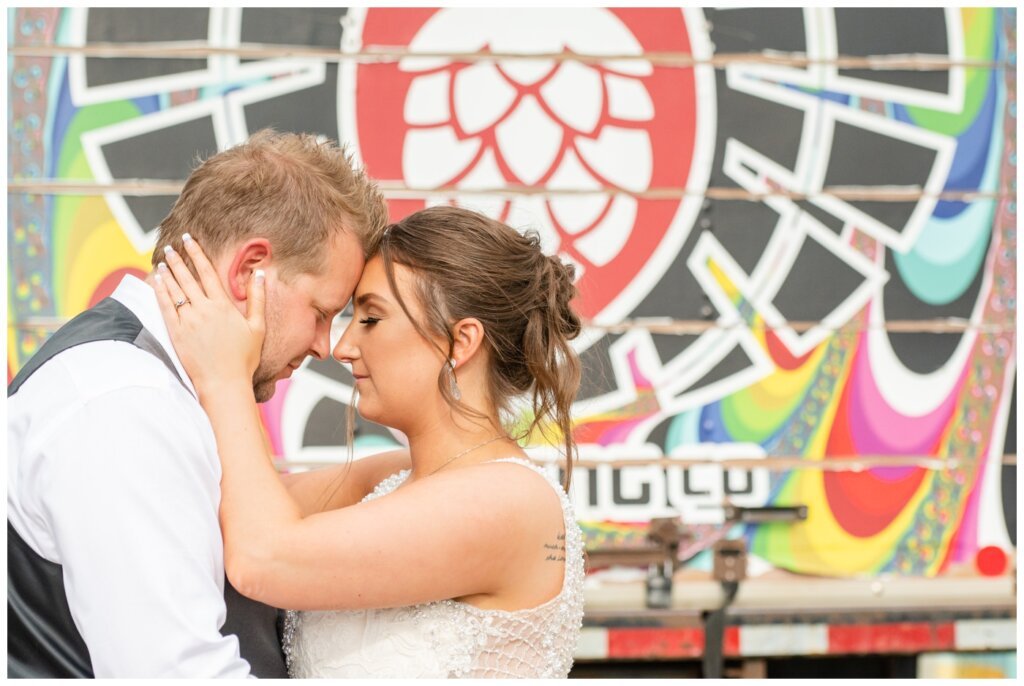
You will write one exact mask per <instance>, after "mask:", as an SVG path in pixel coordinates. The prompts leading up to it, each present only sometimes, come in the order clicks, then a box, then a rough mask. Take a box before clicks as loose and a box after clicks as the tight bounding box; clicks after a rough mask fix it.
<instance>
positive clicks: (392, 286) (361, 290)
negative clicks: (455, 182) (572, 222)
mask: <svg viewBox="0 0 1024 686" xmlns="http://www.w3.org/2000/svg"><path fill="white" fill-rule="evenodd" d="M573 277H574V269H573V267H572V266H571V265H567V264H564V263H563V262H562V261H561V260H560V259H558V258H557V257H550V256H547V255H545V254H544V253H543V252H541V249H540V239H539V237H538V236H537V235H536V233H533V232H527V233H525V234H520V233H519V232H517V231H515V230H514V229H512V228H510V227H509V226H507V225H505V224H503V223H501V222H498V221H495V220H492V219H489V218H488V217H486V216H484V215H482V214H479V213H477V212H473V211H470V210H466V209H461V208H456V207H432V208H429V209H425V210H422V211H420V212H416V213H414V214H411V215H409V216H408V217H406V218H405V219H403V220H402V221H400V222H398V223H396V224H392V225H391V226H389V227H388V228H387V229H386V230H385V232H384V234H383V237H382V239H381V241H380V244H379V247H378V248H377V250H376V253H375V254H374V255H372V256H371V258H370V259H369V260H368V261H367V264H366V269H365V270H364V272H363V276H362V279H361V280H360V282H359V285H358V286H357V287H356V291H355V296H354V300H353V304H354V316H353V319H352V323H351V324H350V326H349V328H348V329H346V331H345V334H344V335H343V336H342V338H341V340H340V341H339V342H338V344H337V346H336V347H335V349H334V356H335V358H337V359H338V360H340V361H342V362H346V363H349V364H351V366H352V371H353V374H354V376H355V377H356V388H357V390H358V392H359V402H358V407H359V412H360V414H361V415H362V416H363V417H365V418H367V419H369V420H371V421H375V422H378V423H381V424H386V425H388V426H392V427H395V428H397V429H399V430H401V431H403V432H405V433H407V434H408V433H410V432H415V431H416V430H418V429H421V428H425V426H426V425H427V424H429V423H431V422H434V421H436V420H437V418H438V417H439V416H440V414H441V413H444V414H445V415H447V416H453V417H459V418H467V419H475V420H478V422H479V420H484V421H490V422H492V423H493V422H501V421H503V420H504V423H505V429H512V427H511V426H510V425H509V424H510V420H513V421H515V420H518V423H517V424H516V426H517V427H518V429H516V430H513V433H514V437H515V438H521V437H523V436H525V435H527V434H529V433H530V432H531V431H533V430H534V429H537V428H539V429H540V430H541V431H543V432H545V433H546V435H547V436H548V437H549V438H550V437H554V436H557V442H558V443H560V444H561V445H563V446H564V447H565V451H566V455H567V457H568V458H571V456H572V452H573V441H572V431H571V424H570V407H571V404H572V402H573V400H574V399H575V396H576V392H577V390H578V388H579V382H580V363H579V358H578V357H577V355H576V353H575V351H574V350H573V348H572V346H571V345H570V343H569V341H571V340H572V339H573V338H575V337H576V336H577V335H578V334H579V333H580V328H581V324H580V318H579V316H578V315H577V314H576V312H575V311H574V310H573V308H572V305H571V301H572V300H573V298H575V297H576V295H577V290H576V287H575V285H574V284H573ZM517 399H525V400H527V401H529V402H530V403H531V404H532V407H530V408H529V409H527V408H525V407H522V406H519V407H518V413H519V415H520V416H518V417H517V416H516V409H517V408H513V403H514V402H516V401H517ZM452 410H454V412H452ZM523 419H526V420H527V421H525V422H523V421H522V420H523ZM350 424H351V422H350ZM570 472H571V470H567V476H568V474H569V473H570Z"/></svg>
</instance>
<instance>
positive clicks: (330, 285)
mask: <svg viewBox="0 0 1024 686" xmlns="http://www.w3.org/2000/svg"><path fill="white" fill-rule="evenodd" d="M387 220H388V215H387V206H386V204H385V202H384V198H383V196H382V195H381V193H380V191H379V190H378V189H377V187H376V185H375V184H374V183H373V182H372V181H370V180H369V179H368V178H367V177H366V175H365V174H364V173H363V172H362V171H360V170H356V169H354V168H353V165H352V160H351V158H350V156H349V155H347V154H346V152H345V150H344V149H343V148H339V147H338V146H336V145H335V144H334V143H333V142H332V141H323V140H318V139H317V138H316V137H315V136H312V135H309V134H293V133H277V132H274V131H270V130H264V131H260V132H258V133H256V134H255V135H253V136H252V137H251V138H250V139H249V140H248V141H246V142H245V143H243V144H241V145H238V146H236V147H234V148H230V149H229V150H225V151H223V152H220V153H217V154H216V155H213V156H212V157H210V158H209V159H207V160H206V161H204V162H203V163H202V164H200V165H199V166H198V167H197V168H196V169H195V171H193V172H192V174H191V176H189V178H188V180H187V181H186V182H185V187H184V189H183V190H182V192H181V196H180V197H179V198H178V200H177V202H176V203H175V204H174V207H173V208H172V209H171V212H170V214H168V215H167V217H166V218H165V219H164V220H163V222H161V224H160V228H159V233H158V238H157V245H156V249H155V250H154V251H153V263H154V265H155V264H156V263H157V262H159V261H160V259H161V258H162V257H163V248H164V246H166V245H170V246H172V247H174V249H175V250H177V251H178V252H179V254H181V255H182V256H183V257H184V256H185V252H184V250H183V247H182V241H181V236H182V234H184V233H188V234H190V235H191V236H192V237H193V238H195V239H196V240H197V241H198V242H199V245H200V246H202V248H203V250H205V251H206V254H207V255H208V256H209V258H210V260H211V262H213V265H214V268H215V269H216V270H217V273H218V274H219V275H220V277H221V281H222V282H223V284H224V285H225V287H226V288H227V291H228V294H229V295H230V296H231V297H232V298H233V299H234V300H235V302H236V304H237V306H238V308H239V309H240V310H241V311H243V312H244V311H245V299H246V288H247V285H248V283H249V279H250V278H251V276H252V273H253V271H254V270H256V269H263V270H264V271H265V272H266V275H267V281H266V284H267V310H266V312H267V336H266V340H265V341H264V344H263V352H262V355H261V359H260V366H259V368H258V369H257V370H256V374H255V375H254V376H253V388H254V390H255V392H256V399H257V401H259V402H264V401H266V400H269V399H270V397H271V396H272V395H273V394H274V387H275V384H276V382H277V381H279V380H281V379H284V378H287V377H288V376H290V375H291V373H292V371H293V370H294V369H295V368H296V367H298V365H299V364H300V363H301V362H302V361H303V360H304V359H305V358H306V356H307V355H313V356H315V357H318V358H326V357H327V356H328V355H329V354H330V338H329V337H330V329H331V320H332V319H333V318H334V317H335V316H336V315H337V314H338V313H339V312H340V311H341V310H342V308H344V307H345V305H346V303H347V302H348V300H349V298H351V297H352V292H353V290H355V286H356V282H357V281H358V280H359V276H360V274H361V272H362V269H363V263H364V260H365V257H366V255H367V254H369V253H370V252H371V251H372V250H373V248H374V246H375V244H376V242H377V241H378V240H379V237H380V234H381V232H382V230H383V228H384V226H385V225H386V223H387ZM190 266H191V265H190ZM193 271H194V270H193Z"/></svg>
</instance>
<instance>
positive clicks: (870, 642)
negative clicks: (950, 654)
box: [828, 622, 956, 655]
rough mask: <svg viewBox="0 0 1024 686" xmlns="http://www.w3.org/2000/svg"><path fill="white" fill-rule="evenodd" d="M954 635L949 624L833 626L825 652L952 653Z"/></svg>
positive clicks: (902, 623) (951, 624)
mask: <svg viewBox="0 0 1024 686" xmlns="http://www.w3.org/2000/svg"><path fill="white" fill-rule="evenodd" d="M954 634H955V632H954V630H953V623H952V622H946V623H941V624H932V623H929V622H896V623H886V624H834V625H831V626H829V628H828V652H829V653H832V654H846V655H849V654H857V653H916V652H921V651H926V650H953V649H954V648H955V647H956V646H955V635H954Z"/></svg>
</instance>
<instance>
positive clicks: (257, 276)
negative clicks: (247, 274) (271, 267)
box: [252, 269, 266, 283]
mask: <svg viewBox="0 0 1024 686" xmlns="http://www.w3.org/2000/svg"><path fill="white" fill-rule="evenodd" d="M252 276H253V278H254V279H256V283H262V282H263V277H264V276H266V274H264V273H263V270H262V269H257V270H256V271H255V272H253V275H252Z"/></svg>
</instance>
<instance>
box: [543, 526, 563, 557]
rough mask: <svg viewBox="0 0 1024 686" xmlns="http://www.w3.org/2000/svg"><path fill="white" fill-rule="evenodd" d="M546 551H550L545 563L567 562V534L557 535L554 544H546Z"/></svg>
mask: <svg viewBox="0 0 1024 686" xmlns="http://www.w3.org/2000/svg"><path fill="white" fill-rule="evenodd" d="M544 550H550V551H553V552H550V553H548V554H547V557H546V558H544V561H545V562H565V534H564V533H562V534H556V535H555V541H554V543H545V544H544Z"/></svg>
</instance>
